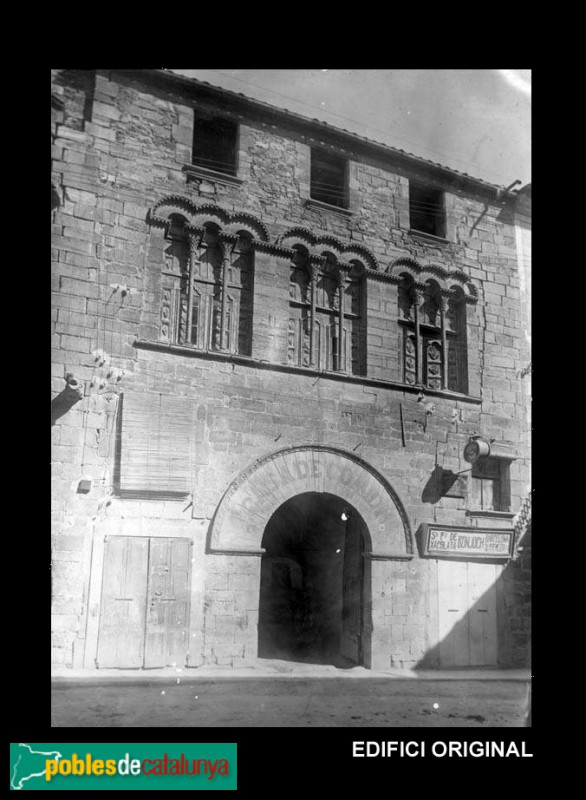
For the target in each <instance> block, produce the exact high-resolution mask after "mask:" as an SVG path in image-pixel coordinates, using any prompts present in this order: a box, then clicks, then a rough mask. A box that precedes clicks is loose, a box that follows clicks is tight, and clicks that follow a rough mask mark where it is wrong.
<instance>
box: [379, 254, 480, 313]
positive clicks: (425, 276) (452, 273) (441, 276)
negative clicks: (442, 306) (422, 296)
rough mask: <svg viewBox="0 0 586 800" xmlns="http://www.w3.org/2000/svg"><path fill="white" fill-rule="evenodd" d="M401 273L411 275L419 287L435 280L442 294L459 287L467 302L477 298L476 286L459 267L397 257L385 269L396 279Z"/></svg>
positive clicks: (475, 300)
mask: <svg viewBox="0 0 586 800" xmlns="http://www.w3.org/2000/svg"><path fill="white" fill-rule="evenodd" d="M401 273H407V274H408V275H411V277H412V278H413V280H414V282H415V283H416V284H417V285H418V286H419V287H423V286H424V285H425V284H426V283H427V282H428V281H436V282H437V283H439V286H440V289H441V291H442V294H446V295H447V294H452V293H453V290H454V289H455V288H456V287H459V288H460V289H461V290H462V292H463V293H464V296H465V298H466V300H467V302H470V303H476V302H477V300H478V291H477V289H476V287H475V286H474V284H473V283H472V281H471V279H470V278H469V277H468V275H466V273H465V272H464V271H463V270H461V269H451V270H449V269H446V267H442V266H441V265H439V264H426V265H425V266H423V265H421V264H419V262H417V261H415V259H413V258H398V259H396V260H395V261H393V262H392V264H391V265H390V266H389V267H387V269H386V274H387V275H389V276H390V277H391V278H393V279H394V280H396V281H398V280H399V279H400V275H401Z"/></svg>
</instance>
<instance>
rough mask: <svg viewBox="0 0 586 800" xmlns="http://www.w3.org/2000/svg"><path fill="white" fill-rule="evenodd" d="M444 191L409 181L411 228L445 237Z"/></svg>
mask: <svg viewBox="0 0 586 800" xmlns="http://www.w3.org/2000/svg"><path fill="white" fill-rule="evenodd" d="M445 217H446V215H445V209H444V193H443V192H442V191H441V190H440V189H435V188H434V187H432V186H425V185H423V184H420V183H416V182H414V181H409V225H410V227H411V230H414V231H419V232H421V233H429V234H431V235H432V236H440V237H442V238H443V237H445V235H446V220H445Z"/></svg>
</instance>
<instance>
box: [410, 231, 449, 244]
mask: <svg viewBox="0 0 586 800" xmlns="http://www.w3.org/2000/svg"><path fill="white" fill-rule="evenodd" d="M409 233H410V234H411V236H415V237H416V238H418V239H423V240H424V241H426V242H434V243H435V244H451V242H450V240H449V239H446V238H445V236H435V234H433V233H425V231H416V230H414V229H413V228H410V229H409Z"/></svg>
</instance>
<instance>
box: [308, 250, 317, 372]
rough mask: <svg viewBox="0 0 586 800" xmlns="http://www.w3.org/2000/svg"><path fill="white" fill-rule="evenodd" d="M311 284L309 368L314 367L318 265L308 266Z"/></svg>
mask: <svg viewBox="0 0 586 800" xmlns="http://www.w3.org/2000/svg"><path fill="white" fill-rule="evenodd" d="M309 271H310V277H311V283H310V290H311V297H310V300H311V305H310V308H309V365H310V366H311V367H313V366H315V354H314V344H315V294H316V291H317V273H318V265H317V264H310V265H309Z"/></svg>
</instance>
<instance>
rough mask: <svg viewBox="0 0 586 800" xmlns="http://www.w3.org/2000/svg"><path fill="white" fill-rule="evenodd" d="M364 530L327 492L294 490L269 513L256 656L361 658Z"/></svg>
mask: <svg viewBox="0 0 586 800" xmlns="http://www.w3.org/2000/svg"><path fill="white" fill-rule="evenodd" d="M364 530H365V526H364V522H363V520H362V518H361V517H360V515H359V514H358V513H357V512H356V511H355V510H354V509H353V508H352V506H349V505H348V504H347V503H345V502H344V501H343V500H342V499H341V498H339V497H336V496H335V495H331V494H325V493H319V492H307V493H305V494H300V495H297V496H296V497H293V498H291V500H288V501H287V502H286V503H283V505H282V506H280V507H279V508H278V509H277V510H276V511H275V513H274V514H273V516H272V517H271V519H270V520H269V522H268V524H267V527H266V529H265V532H264V535H263V539H262V546H263V548H265V550H266V552H265V554H264V555H263V558H262V565H261V580H260V606H259V626H258V655H259V657H260V658H278V659H285V660H288V661H302V662H308V663H317V664H334V665H336V666H339V667H352V666H356V665H359V664H362V663H364V654H363V649H364V648H363V629H364V619H363V617H364V611H363V607H364V603H363V598H364V542H365V536H364Z"/></svg>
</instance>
